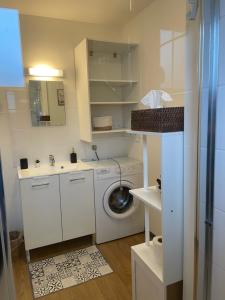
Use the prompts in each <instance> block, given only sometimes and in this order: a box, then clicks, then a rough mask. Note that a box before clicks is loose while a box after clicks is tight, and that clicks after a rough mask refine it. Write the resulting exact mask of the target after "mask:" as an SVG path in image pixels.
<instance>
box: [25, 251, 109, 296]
mask: <svg viewBox="0 0 225 300" xmlns="http://www.w3.org/2000/svg"><path fill="white" fill-rule="evenodd" d="M29 271H30V275H31V282H32V286H33V293H34V298H39V297H42V296H46V295H48V294H50V293H54V292H57V291H60V290H62V289H65V288H68V287H71V286H74V285H77V284H80V283H83V282H86V281H88V280H91V279H94V278H97V277H100V276H103V275H106V274H109V273H112V269H111V268H110V266H109V265H108V264H107V262H106V261H105V259H104V257H103V256H102V254H101V252H100V251H99V250H98V249H97V248H96V246H91V247H88V248H85V249H80V250H77V251H73V252H69V253H66V254H63V255H59V256H55V257H53V258H48V259H44V260H41V261H38V262H35V263H30V264H29Z"/></svg>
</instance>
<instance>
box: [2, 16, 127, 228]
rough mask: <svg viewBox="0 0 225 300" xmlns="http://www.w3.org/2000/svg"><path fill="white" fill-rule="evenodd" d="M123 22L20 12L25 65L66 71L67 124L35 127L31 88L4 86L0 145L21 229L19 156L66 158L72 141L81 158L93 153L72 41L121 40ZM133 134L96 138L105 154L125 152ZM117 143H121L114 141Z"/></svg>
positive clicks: (14, 219)
mask: <svg viewBox="0 0 225 300" xmlns="http://www.w3.org/2000/svg"><path fill="white" fill-rule="evenodd" d="M120 31H121V27H120V26H119V27H118V28H117V27H116V26H101V25H95V24H88V23H78V22H70V21H63V20H55V19H49V18H41V17H31V16H21V33H22V44H23V56H24V66H25V67H30V66H35V65H36V64H48V65H50V66H52V67H55V68H60V69H63V70H64V72H65V78H64V87H65V101H66V125H65V126H60V127H48V128H37V127H36V128H35V127H32V125H31V116H30V106H29V98H28V91H27V89H26V88H24V89H16V90H13V89H1V90H0V148H1V149H2V159H3V167H4V178H5V193H6V205H7V212H8V220H9V229H10V230H15V229H21V228H22V221H21V209H20V205H21V204H20V193H19V186H18V180H17V170H16V167H17V166H18V165H19V159H20V158H21V157H27V158H28V159H29V163H30V164H34V160H35V159H40V160H41V162H42V163H47V162H48V156H49V154H54V155H55V158H56V161H58V162H59V161H62V160H68V159H69V153H70V152H71V150H72V147H74V148H75V150H76V152H77V153H78V157H79V158H92V157H94V155H93V152H92V150H91V147H90V145H89V144H87V143H82V142H80V138H79V123H78V114H77V104H76V97H75V66H74V54H73V51H74V47H75V46H76V45H77V44H78V43H79V42H80V41H81V40H82V39H83V38H85V37H89V38H93V39H99V40H105V39H106V40H116V41H118V40H121V36H120ZM8 91H11V92H13V93H14V94H15V107H12V109H10V110H9V109H8V106H7V101H6V93H7V92H8ZM130 139H131V138H129V137H128V138H125V137H123V136H113V137H111V138H108V139H107V138H98V139H96V140H95V141H94V143H96V144H97V145H98V148H99V149H98V150H99V156H100V157H101V158H105V157H110V156H120V155H121V156H122V155H127V153H128V148H129V141H130ZM114 145H117V146H116V147H115V146H114Z"/></svg>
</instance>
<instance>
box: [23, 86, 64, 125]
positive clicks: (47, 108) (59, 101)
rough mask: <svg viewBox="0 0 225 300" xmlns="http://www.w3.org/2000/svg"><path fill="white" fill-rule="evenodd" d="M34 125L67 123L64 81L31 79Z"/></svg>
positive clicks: (31, 105) (31, 104) (30, 88)
mask: <svg viewBox="0 0 225 300" xmlns="http://www.w3.org/2000/svg"><path fill="white" fill-rule="evenodd" d="M28 88H29V98H30V108H31V120H32V126H63V125H65V123H66V113H65V98H64V86H63V81H41V80H29V85H28Z"/></svg>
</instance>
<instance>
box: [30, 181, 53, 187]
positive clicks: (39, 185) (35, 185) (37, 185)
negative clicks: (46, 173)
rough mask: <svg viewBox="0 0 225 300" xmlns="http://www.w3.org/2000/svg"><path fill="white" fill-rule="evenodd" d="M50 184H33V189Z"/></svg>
mask: <svg viewBox="0 0 225 300" xmlns="http://www.w3.org/2000/svg"><path fill="white" fill-rule="evenodd" d="M49 184H50V183H49V182H47V183H40V184H32V188H34V187H41V186H48V185H49Z"/></svg>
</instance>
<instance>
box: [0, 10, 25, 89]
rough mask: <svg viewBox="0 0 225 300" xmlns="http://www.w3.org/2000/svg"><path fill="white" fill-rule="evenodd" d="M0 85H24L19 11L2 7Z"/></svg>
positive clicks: (0, 13)
mask: <svg viewBox="0 0 225 300" xmlns="http://www.w3.org/2000/svg"><path fill="white" fill-rule="evenodd" d="M0 41H1V47H0V87H23V86H24V76H23V60H22V49H21V42H20V26H19V13H18V11H17V10H13V9H7V8H0Z"/></svg>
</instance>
